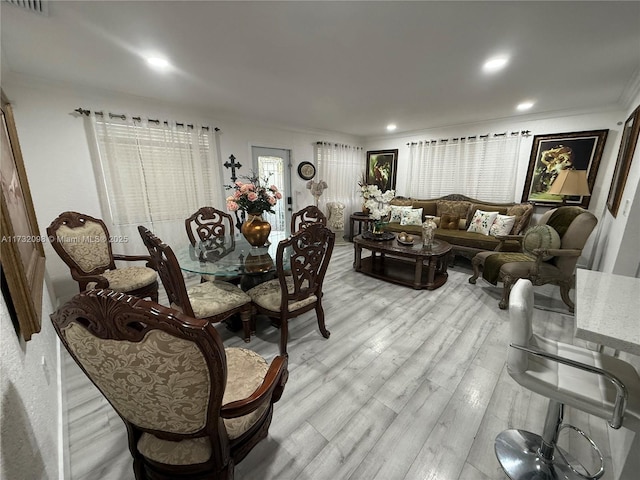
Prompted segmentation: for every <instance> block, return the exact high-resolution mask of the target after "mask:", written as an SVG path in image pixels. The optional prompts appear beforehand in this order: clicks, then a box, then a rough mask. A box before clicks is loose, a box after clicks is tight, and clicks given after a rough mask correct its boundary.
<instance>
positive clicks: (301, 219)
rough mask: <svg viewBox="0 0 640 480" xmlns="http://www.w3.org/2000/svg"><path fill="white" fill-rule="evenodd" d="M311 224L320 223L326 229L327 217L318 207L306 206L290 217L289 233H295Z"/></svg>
mask: <svg viewBox="0 0 640 480" xmlns="http://www.w3.org/2000/svg"><path fill="white" fill-rule="evenodd" d="M313 223H321V224H322V225H324V226H325V227H326V226H327V217H326V216H325V214H324V213H322V211H321V210H320V209H319V208H318V207H316V206H314V205H308V206H306V207H304V208H303V209H302V210H299V211H297V212H295V213H294V214H293V215H291V233H295V232H297V231H298V230H300V229H301V228H305V227H306V226H307V225H311V224H313Z"/></svg>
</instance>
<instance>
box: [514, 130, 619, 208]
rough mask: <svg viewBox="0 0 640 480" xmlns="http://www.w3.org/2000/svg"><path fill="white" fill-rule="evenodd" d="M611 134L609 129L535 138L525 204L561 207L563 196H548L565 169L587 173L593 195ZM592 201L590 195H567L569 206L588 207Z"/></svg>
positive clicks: (525, 191) (566, 201)
mask: <svg viewBox="0 0 640 480" xmlns="http://www.w3.org/2000/svg"><path fill="white" fill-rule="evenodd" d="M608 133H609V130H589V131H585V132H573V133H554V134H549V135H536V136H535V137H533V146H532V147H531V156H530V157H529V169H528V170H527V178H526V181H525V184H524V192H523V193H522V201H523V202H531V203H533V204H536V205H547V206H558V205H560V204H562V203H563V196H562V195H554V194H552V193H549V190H551V186H552V185H553V182H554V181H555V179H556V178H557V177H558V175H559V173H560V171H562V170H565V169H573V170H584V171H585V172H586V177H587V185H588V187H589V191H590V192H593V186H594V184H595V181H596V175H597V174H598V167H599V166H600V159H601V158H602V151H603V150H604V144H605V142H606V140H607V134H608ZM590 199H591V196H589V195H582V196H568V197H566V198H565V199H564V200H565V203H566V204H567V205H577V206H581V207H582V208H587V207H588V206H589V200H590Z"/></svg>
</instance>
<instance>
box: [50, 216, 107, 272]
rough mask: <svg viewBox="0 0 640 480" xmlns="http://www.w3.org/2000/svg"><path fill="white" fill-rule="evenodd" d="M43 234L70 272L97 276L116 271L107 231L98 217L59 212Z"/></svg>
mask: <svg viewBox="0 0 640 480" xmlns="http://www.w3.org/2000/svg"><path fill="white" fill-rule="evenodd" d="M47 235H48V236H49V241H50V242H51V246H52V247H53V249H54V250H55V251H56V253H57V254H58V255H59V256H60V258H61V259H62V260H63V261H64V262H65V263H66V264H67V265H68V266H69V268H70V269H71V270H72V272H73V271H75V272H76V273H78V274H86V275H98V274H100V273H102V272H104V271H105V270H113V269H115V268H116V265H115V261H114V258H113V252H112V250H111V243H110V242H109V231H108V230H107V226H106V225H105V223H104V222H103V221H102V220H100V219H99V218H94V217H91V216H89V215H85V214H83V213H78V212H63V213H61V214H60V215H59V216H58V217H57V218H56V219H55V220H54V221H53V222H51V225H49V226H48V227H47Z"/></svg>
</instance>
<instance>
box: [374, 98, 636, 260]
mask: <svg viewBox="0 0 640 480" xmlns="http://www.w3.org/2000/svg"><path fill="white" fill-rule="evenodd" d="M627 116H628V115H625V112H624V111H622V110H611V109H609V110H600V111H590V112H579V113H573V114H571V113H565V114H564V115H562V116H557V117H554V118H536V117H535V116H530V117H523V116H522V117H512V118H509V119H504V120H500V121H492V122H484V123H476V124H469V125H459V126H453V127H443V128H437V129H431V130H424V131H420V132H411V133H409V134H403V135H394V136H387V137H375V138H368V139H366V142H365V145H366V148H367V150H383V149H395V148H397V149H398V176H397V178H398V180H397V185H396V191H397V193H398V195H403V194H404V192H405V191H406V188H407V181H408V164H409V147H408V146H407V143H410V142H416V141H420V140H433V139H441V138H452V137H459V136H468V135H475V134H486V133H501V132H506V131H509V132H512V131H521V130H530V131H531V136H530V137H528V138H525V139H523V141H522V146H521V149H520V152H521V153H520V158H518V160H517V161H518V174H517V177H518V180H517V184H516V186H515V192H514V198H513V200H514V201H518V202H519V201H520V200H521V199H522V192H523V189H524V183H525V179H526V174H527V169H528V166H529V157H530V154H531V146H532V145H533V137H534V136H535V135H545V134H554V133H564V132H579V131H585V130H601V129H608V130H609V133H608V136H607V141H606V143H605V147H604V152H603V154H602V160H601V162H600V167H599V169H598V174H597V177H596V181H595V185H594V189H593V192H592V195H591V200H590V202H589V208H588V209H589V211H590V212H592V213H593V214H594V215H595V216H596V217H597V218H598V227H597V230H596V232H594V233H593V234H592V235H591V237H590V238H589V241H588V243H587V245H586V246H585V248H584V253H583V255H582V257H581V258H580V260H579V265H581V266H584V267H586V268H590V267H592V266H594V267H595V266H596V264H594V256H595V253H596V252H595V251H594V250H595V249H594V245H595V239H596V238H598V235H599V236H600V238H604V240H605V241H607V242H609V241H610V239H609V238H608V237H609V230H608V227H607V229H606V230H604V233H600V234H598V231H599V230H598V229H604V228H605V225H606V226H608V225H609V224H610V221H609V219H608V218H607V215H608V216H609V217H611V215H610V214H609V212H608V210H607V209H606V202H607V196H608V193H609V185H610V183H611V177H612V175H613V169H614V166H615V161H616V157H617V152H618V147H619V144H620V136H621V128H622V127H621V126H620V125H618V124H617V123H618V122H621V121H622V122H624V120H625V119H626V118H627ZM638 163H640V162H636V167H638V165H637V164H638ZM461 174H463V172H461ZM630 180H631V177H630ZM636 183H637V177H636ZM452 193H457V192H452ZM626 194H627V192H626V191H625V198H626ZM424 198H432V196H430V195H429V194H428V192H425V196H424ZM481 200H482V199H481ZM487 200H491V199H487ZM623 202H624V200H623ZM546 210H547V207H536V209H535V211H534V221H535V218H537V217H539V216H540V215H541V214H542V213H543V212H544V211H546ZM605 212H606V214H605ZM618 217H620V215H618ZM603 220H604V221H603ZM616 220H618V221H619V219H616ZM622 228H623V227H622ZM607 248H610V249H614V248H615V246H614V245H610V246H608V247H607ZM598 253H599V254H600V255H601V254H602V253H601V252H598ZM610 255H614V256H615V255H617V249H615V250H614V251H613V252H611V253H610ZM596 263H597V262H596Z"/></svg>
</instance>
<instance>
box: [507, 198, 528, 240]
mask: <svg viewBox="0 0 640 480" xmlns="http://www.w3.org/2000/svg"><path fill="white" fill-rule="evenodd" d="M532 214H533V205H531V204H530V203H518V204H516V205H513V206H512V207H509V209H508V210H507V215H515V216H516V221H515V223H514V224H513V228H512V229H511V235H519V234H520V232H522V231H524V229H525V228H527V226H528V225H529V220H530V219H531V215H532Z"/></svg>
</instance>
